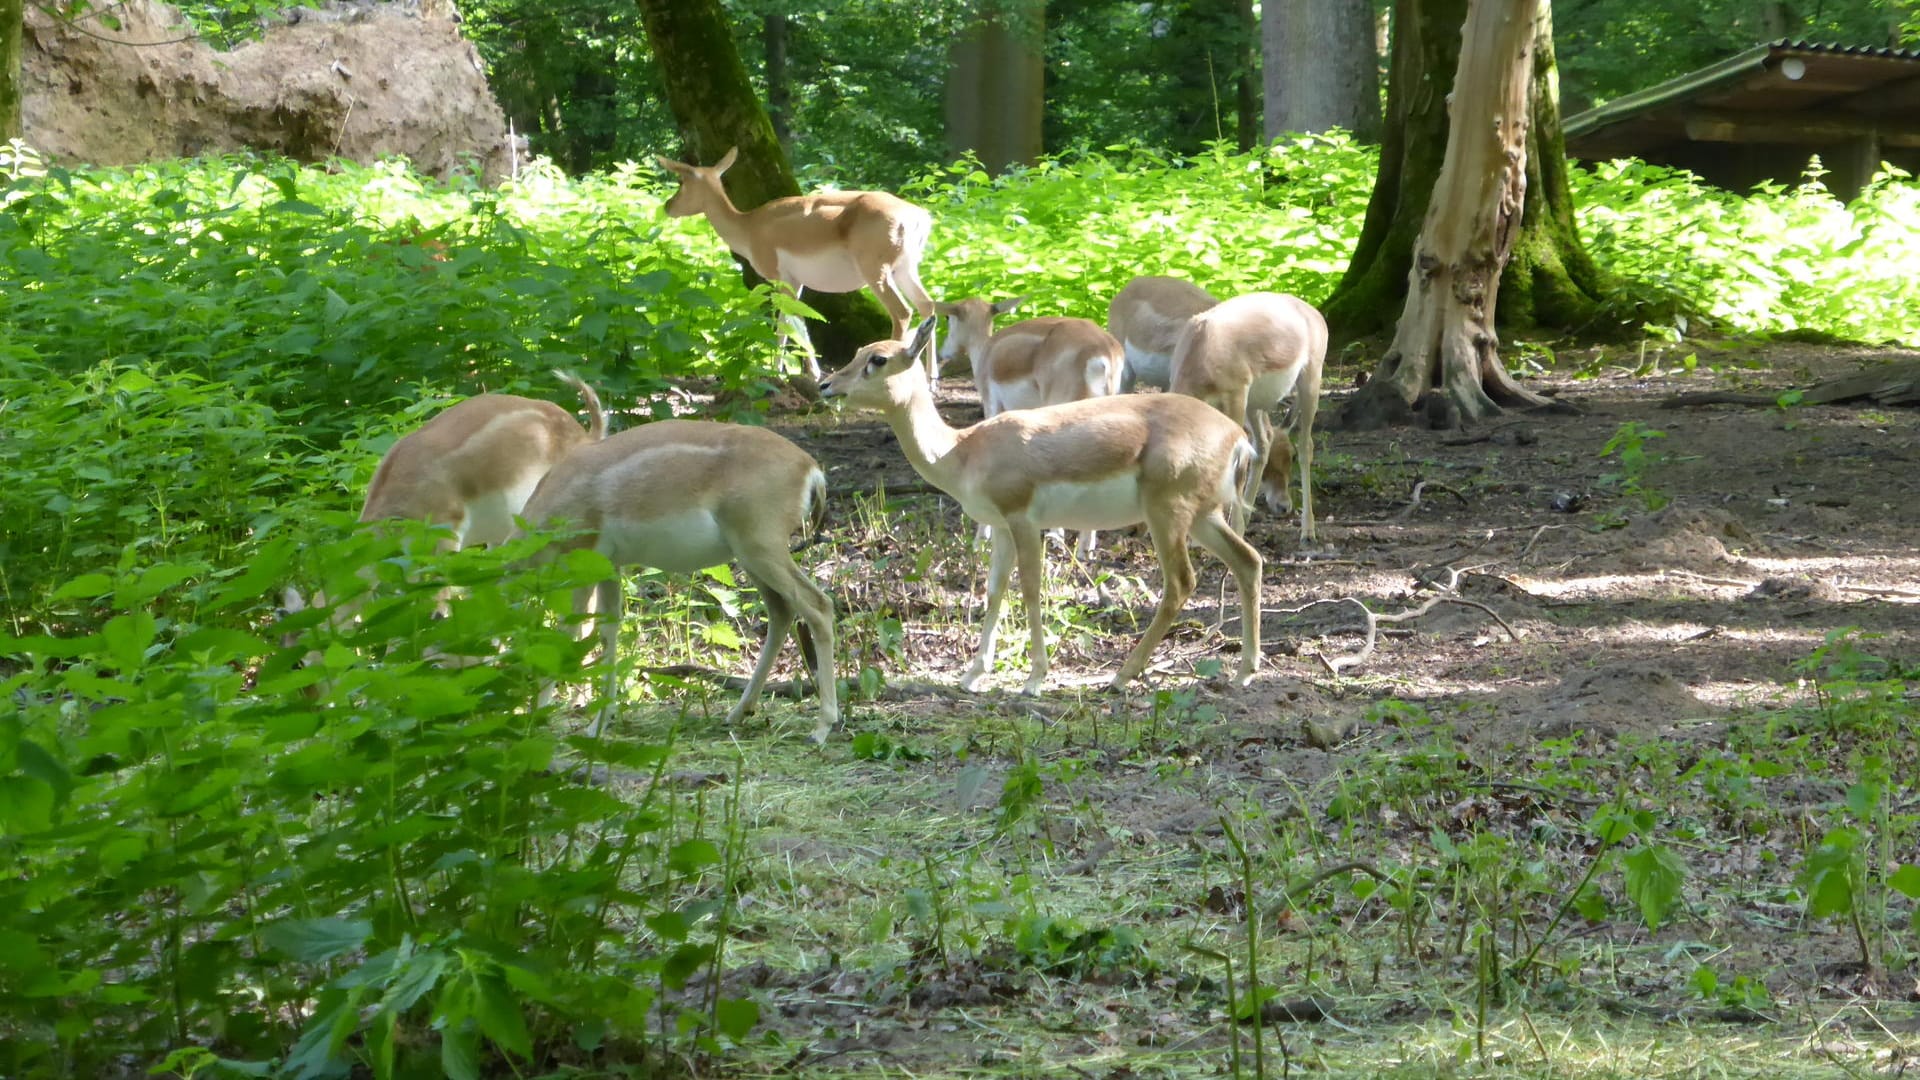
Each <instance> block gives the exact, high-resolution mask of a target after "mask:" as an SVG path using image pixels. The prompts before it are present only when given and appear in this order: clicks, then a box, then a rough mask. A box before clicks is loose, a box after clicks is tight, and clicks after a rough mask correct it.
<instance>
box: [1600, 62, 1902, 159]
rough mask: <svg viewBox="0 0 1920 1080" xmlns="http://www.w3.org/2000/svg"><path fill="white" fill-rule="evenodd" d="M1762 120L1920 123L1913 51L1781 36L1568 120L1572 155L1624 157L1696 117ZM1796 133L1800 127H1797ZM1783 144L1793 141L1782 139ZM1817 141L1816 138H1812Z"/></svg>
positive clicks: (1678, 132)
mask: <svg viewBox="0 0 1920 1080" xmlns="http://www.w3.org/2000/svg"><path fill="white" fill-rule="evenodd" d="M1701 110H1705V111H1707V112H1710V113H1711V116H1712V118H1714V119H1717V120H1719V121H1723V122H1724V121H1727V120H1728V119H1729V118H1732V119H1733V120H1748V119H1751V120H1754V121H1764V120H1765V119H1766V118H1768V117H1775V116H1778V115H1780V114H1783V113H1796V112H1798V113H1806V112H1817V113H1819V114H1822V115H1835V114H1838V115H1840V116H1842V117H1849V116H1850V117H1857V118H1869V119H1871V120H1872V121H1873V122H1875V123H1877V122H1879V121H1880V120H1882V119H1886V120H1895V121H1898V122H1900V123H1903V124H1910V125H1913V126H1915V127H1916V128H1920V50H1916V49H1898V48H1887V47H1881V46H1872V45H1839V44H1830V43H1823V42H1813V41H1797V40H1793V39H1787V38H1783V39H1781V40H1779V41H1771V42H1767V43H1766V44H1763V45H1756V46H1754V47H1753V48H1751V49H1748V50H1747V51H1745V52H1742V53H1738V54H1736V55H1734V56H1730V57H1728V58H1727V59H1725V60H1722V61H1720V62H1719V63H1717V64H1713V65H1711V66H1709V67H1704V68H1701V69H1700V70H1698V71H1692V72H1688V73H1687V74H1685V75H1682V76H1679V77H1678V78H1674V79H1669V80H1667V81H1666V82H1663V83H1660V84H1659V85H1657V86H1650V87H1648V88H1647V89H1645V90H1638V91H1635V92H1634V93H1631V94H1627V95H1625V96H1623V97H1619V98H1616V99H1614V100H1613V101H1609V102H1607V103H1606V104H1605V105H1602V106H1600V107H1598V108H1595V109H1589V110H1587V111H1586V112H1583V113H1580V114H1579V115H1578V116H1573V117H1570V118H1568V120H1567V122H1566V127H1565V132H1566V137H1567V148H1568V150H1569V151H1571V152H1573V153H1575V154H1578V155H1580V156H1582V157H1611V156H1622V155H1627V154H1637V155H1640V156H1646V152H1647V151H1648V150H1649V149H1652V148H1655V147H1658V146H1660V145H1664V144H1667V143H1671V142H1674V141H1681V140H1686V139H1688V138H1690V137H1693V136H1690V135H1689V133H1688V131H1687V127H1688V121H1689V119H1692V120H1693V121H1694V122H1695V126H1696V134H1697V131H1698V126H1699V124H1700V123H1701V121H1700V119H1699V116H1698V115H1690V114H1697V113H1698V112H1700V111H1701ZM1798 127H1799V129H1800V134H1801V135H1802V136H1804V135H1805V133H1806V128H1807V125H1806V124H1804V123H1802V124H1800V125H1798ZM1786 141H1796V140H1794V139H1787V140H1786ZM1812 141H1817V140H1812Z"/></svg>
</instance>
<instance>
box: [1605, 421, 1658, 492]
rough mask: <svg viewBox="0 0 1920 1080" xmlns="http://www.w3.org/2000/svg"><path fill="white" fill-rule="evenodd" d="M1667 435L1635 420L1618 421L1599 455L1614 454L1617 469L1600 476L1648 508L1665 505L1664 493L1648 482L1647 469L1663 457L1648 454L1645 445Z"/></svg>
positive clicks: (1607, 455)
mask: <svg viewBox="0 0 1920 1080" xmlns="http://www.w3.org/2000/svg"><path fill="white" fill-rule="evenodd" d="M1666 437H1667V433H1666V432H1664V431H1655V430H1654V429H1652V428H1649V427H1647V426H1646V425H1644V424H1641V423H1640V422H1639V421H1637V420H1629V421H1628V422H1626V423H1624V424H1621V425H1620V428H1619V430H1618V431H1615V432H1614V433H1613V437H1612V438H1610V439H1608V440H1607V445H1605V446H1604V447H1601V449H1600V456H1601V457H1617V459H1618V460H1619V462H1620V471H1619V472H1615V473H1608V474H1606V475H1605V476H1602V477H1601V478H1600V479H1601V481H1602V482H1603V483H1607V484H1611V485H1613V486H1615V487H1617V488H1619V489H1620V490H1621V491H1622V492H1623V493H1625V494H1627V495H1630V496H1632V497H1633V498H1636V499H1639V500H1640V502H1641V504H1642V505H1643V506H1645V507H1646V508H1647V509H1648V510H1649V511H1653V510H1658V509H1660V508H1661V507H1663V506H1665V505H1667V496H1666V495H1665V494H1663V493H1662V492H1660V491H1659V490H1657V489H1655V488H1654V487H1652V486H1651V485H1650V484H1648V483H1647V469H1648V468H1649V467H1650V466H1652V465H1656V464H1658V463H1659V462H1660V461H1661V460H1663V459H1662V458H1661V457H1659V456H1657V455H1652V456H1650V455H1649V454H1648V453H1647V449H1646V447H1647V444H1648V443H1649V442H1652V441H1653V440H1654V439H1664V438H1666Z"/></svg>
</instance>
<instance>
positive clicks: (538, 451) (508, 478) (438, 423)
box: [360, 371, 607, 548]
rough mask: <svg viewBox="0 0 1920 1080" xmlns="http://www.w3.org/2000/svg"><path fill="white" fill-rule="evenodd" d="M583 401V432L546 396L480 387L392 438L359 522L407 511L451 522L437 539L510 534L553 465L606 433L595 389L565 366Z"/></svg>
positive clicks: (491, 538) (480, 540) (468, 540)
mask: <svg viewBox="0 0 1920 1080" xmlns="http://www.w3.org/2000/svg"><path fill="white" fill-rule="evenodd" d="M554 375H556V376H558V377H559V378H560V380H561V381H563V382H565V383H567V384H568V385H570V386H572V387H573V389H574V391H575V392H576V393H578V394H579V395H580V400H581V402H582V403H584V404H585V405H586V407H587V414H588V416H589V421H588V426H587V429H586V430H585V431H582V430H581V429H580V425H579V423H578V422H576V421H575V420H574V418H573V415H572V414H571V413H569V412H567V410H565V409H563V408H561V407H560V406H558V405H555V404H554V403H553V402H551V401H536V400H534V399H532V398H523V397H517V396H515V395H513V394H481V395H480V396H478V397H471V398H468V399H467V400H465V401H462V402H460V403H458V404H456V405H453V406H450V407H449V408H447V409H446V410H444V411H442V412H441V413H440V414H438V415H437V416H435V417H434V418H433V419H431V420H429V421H427V422H426V423H425V424H423V425H421V427H420V428H419V430H417V431H414V432H413V433H412V434H410V435H407V436H406V437H405V438H403V439H401V440H400V441H399V442H396V443H394V444H393V447H392V448H391V449H389V450H388V451H387V453H386V456H385V457H383V458H381V459H380V467H379V468H378V469H376V470H374V474H373V483H372V484H370V485H369V486H368V487H367V500H366V503H365V505H363V506H362V507H361V509H360V521H361V523H362V524H366V523H370V522H375V521H387V520H392V519H395V518H407V519H411V520H414V521H424V522H427V523H428V524H431V525H450V526H452V528H453V538H452V540H451V541H450V542H449V543H448V544H447V545H445V546H450V547H454V548H463V547H469V546H471V545H475V544H485V545H488V546H492V545H494V544H498V543H500V542H502V541H504V540H505V539H506V538H507V537H508V535H510V534H511V533H512V532H513V517H514V515H515V514H518V513H519V512H520V511H521V508H522V507H524V506H526V504H527V499H528V497H529V496H531V495H532V494H533V490H534V488H535V487H537V486H538V485H539V483H540V480H541V478H542V477H544V476H546V475H547V472H548V470H550V469H552V468H553V467H554V465H555V464H556V463H558V462H559V461H560V460H561V459H563V458H565V457H566V456H567V455H568V454H569V453H572V452H573V451H574V450H576V449H578V448H580V447H582V446H585V445H587V444H589V443H597V442H599V441H600V440H602V439H604V438H606V434H607V413H606V410H605V409H604V408H602V407H601V405H600V396H599V395H598V394H596V393H594V392H593V388H592V387H590V386H588V385H587V384H586V383H584V382H581V381H580V379H579V378H577V377H575V376H573V375H571V374H568V373H567V372H564V371H556V372H554Z"/></svg>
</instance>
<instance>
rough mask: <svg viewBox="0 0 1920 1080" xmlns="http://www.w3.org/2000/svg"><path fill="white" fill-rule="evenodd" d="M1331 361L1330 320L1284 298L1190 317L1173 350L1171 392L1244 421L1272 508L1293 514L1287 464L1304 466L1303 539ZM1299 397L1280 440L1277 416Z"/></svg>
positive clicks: (1237, 301)
mask: <svg viewBox="0 0 1920 1080" xmlns="http://www.w3.org/2000/svg"><path fill="white" fill-rule="evenodd" d="M1326 358H1327V320H1326V319H1324V318H1322V317H1321V315H1320V312H1319V311H1317V310H1315V308H1314V307H1313V305H1312V304H1309V303H1307V302H1306V301H1305V300H1302V299H1300V298H1299V297H1297V296H1287V295H1284V294H1281V293H1265V292H1258V293H1248V294H1247V295H1245V296H1236V297H1234V298H1233V299H1231V300H1224V301H1222V302H1220V303H1219V304H1217V305H1215V306H1213V307H1211V308H1208V309H1207V310H1205V311H1202V312H1200V313H1198V314H1196V315H1194V316H1193V317H1191V318H1190V319H1188V320H1187V325H1186V328H1185V329H1184V330H1182V331H1181V332H1180V339H1179V342H1178V343H1177V344H1176V345H1175V347H1174V350H1173V364H1172V369H1171V373H1172V377H1171V387H1172V389H1173V390H1174V392H1176V393H1181V394H1190V395H1192V396H1194V397H1197V398H1199V399H1200V400H1202V401H1205V402H1207V403H1208V404H1210V405H1212V406H1213V407H1215V408H1217V409H1219V410H1220V411H1221V412H1223V413H1225V414H1227V415H1228V416H1230V417H1233V418H1234V419H1236V420H1238V421H1240V422H1241V424H1242V425H1243V426H1244V427H1245V428H1246V431H1247V434H1248V436H1249V437H1251V438H1252V439H1253V446H1254V451H1255V452H1256V453H1257V454H1258V455H1259V458H1260V473H1261V477H1262V488H1263V490H1264V492H1265V498H1266V503H1267V508H1268V509H1269V510H1273V511H1275V512H1281V511H1285V510H1289V509H1291V508H1292V506H1293V500H1292V499H1291V498H1290V497H1289V493H1288V481H1287V471H1288V465H1289V464H1290V463H1291V462H1292V461H1293V460H1294V459H1295V458H1296V457H1297V458H1298V460H1299V462H1300V539H1301V542H1302V543H1309V542H1311V541H1313V539H1314V527H1313V417H1314V413H1315V412H1317V411H1318V410H1319V408H1320V372H1321V367H1322V366H1323V365H1324V363H1325V362H1326ZM1289 394H1291V395H1293V421H1292V423H1291V424H1290V425H1289V431H1288V434H1287V437H1286V438H1283V439H1280V440H1279V441H1277V442H1276V441H1275V440H1274V437H1273V417H1272V415H1271V414H1272V412H1273V410H1274V408H1275V407H1276V406H1278V405H1279V404H1280V402H1281V401H1283V400H1284V399H1285V398H1286V397H1287V396H1288V395H1289Z"/></svg>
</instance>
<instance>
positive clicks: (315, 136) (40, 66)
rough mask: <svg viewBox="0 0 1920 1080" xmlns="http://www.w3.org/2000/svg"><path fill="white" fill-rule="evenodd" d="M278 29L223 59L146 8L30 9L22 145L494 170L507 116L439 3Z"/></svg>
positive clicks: (504, 168)
mask: <svg viewBox="0 0 1920 1080" xmlns="http://www.w3.org/2000/svg"><path fill="white" fill-rule="evenodd" d="M287 17H288V19H290V20H291V21H284V22H275V23H274V24H273V25H271V26H269V27H268V28H267V29H266V30H265V31H264V32H263V33H262V35H261V37H260V38H259V39H258V40H255V41H249V42H246V43H244V44H241V45H240V46H238V47H236V48H234V49H232V50H231V51H226V52H223V51H220V50H217V49H215V48H213V47H212V46H210V45H208V44H207V43H206V42H205V41H203V40H200V39H198V38H197V37H195V36H194V33H193V29H192V27H191V26H190V25H189V24H188V23H187V22H186V20H185V19H184V18H183V17H182V16H181V15H180V13H179V12H178V11H177V10H176V9H174V8H172V7H170V6H168V5H166V4H163V3H159V2H157V0H127V2H125V3H115V4H105V5H96V6H95V7H94V8H93V9H92V10H89V11H86V12H83V13H81V14H79V15H76V16H74V17H72V18H71V19H66V18H60V17H56V16H54V15H52V14H49V13H48V11H46V10H42V8H41V6H40V5H37V4H28V5H27V7H26V26H25V31H26V32H25V37H24V45H25V49H24V55H23V57H22V65H21V66H22V71H21V74H22V86H23V88H24V107H25V117H24V119H25V128H26V132H25V137H26V142H27V144H28V145H30V146H32V147H34V148H35V149H36V150H39V151H40V152H41V153H43V154H46V155H47V156H48V157H50V158H51V159H52V160H54V161H56V162H58V163H61V164H67V165H72V164H79V163H85V164H94V165H130V164H135V163H138V162H143V161H157V160H162V159H166V158H175V157H194V156H198V155H203V154H221V153H228V152H231V151H235V150H240V149H253V150H261V151H275V152H278V153H282V154H285V155H287V156H289V157H292V158H295V159H297V160H300V161H305V162H321V161H326V160H327V159H329V158H335V157H338V158H346V159H349V160H354V161H360V162H373V161H377V160H379V159H380V158H382V157H385V156H388V155H400V156H404V157H406V158H408V159H409V160H411V161H412V162H413V165H414V167H415V168H416V169H418V170H419V171H421V172H423V173H427V174H430V175H433V176H437V177H441V178H445V177H447V176H448V175H449V174H451V173H453V172H454V171H456V170H465V171H473V172H477V173H480V174H481V175H484V176H485V177H486V178H488V179H498V178H499V177H501V176H504V175H506V174H507V173H508V171H509V169H510V166H511V158H512V148H510V147H509V146H508V141H507V122H506V116H505V114H504V113H502V112H501V111H500V106H499V105H498V104H497V103H495V101H494V100H493V95H492V92H491V91H490V90H489V89H488V87H487V80H486V75H485V74H484V68H483V67H482V65H481V63H480V56H479V54H478V53H477V52H475V51H474V48H473V45H472V44H471V43H469V42H468V41H466V40H465V39H464V38H462V37H461V36H460V31H459V28H458V26H457V23H456V22H455V19H454V17H453V8H452V5H451V4H450V3H448V2H447V0H405V2H393V3H389V2H377V0H354V2H327V0H314V2H313V6H312V7H310V8H296V9H293V10H292V11H290V12H288V13H287Z"/></svg>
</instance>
